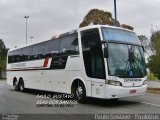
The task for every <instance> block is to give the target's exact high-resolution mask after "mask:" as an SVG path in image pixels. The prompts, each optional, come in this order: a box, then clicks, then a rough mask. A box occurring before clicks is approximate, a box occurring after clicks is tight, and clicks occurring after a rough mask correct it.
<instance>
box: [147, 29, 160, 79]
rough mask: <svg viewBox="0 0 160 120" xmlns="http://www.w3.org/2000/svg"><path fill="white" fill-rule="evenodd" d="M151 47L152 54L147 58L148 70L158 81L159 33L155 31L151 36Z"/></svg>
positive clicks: (159, 64) (159, 58) (159, 73)
mask: <svg viewBox="0 0 160 120" xmlns="http://www.w3.org/2000/svg"><path fill="white" fill-rule="evenodd" d="M151 45H152V49H153V54H152V56H151V57H150V58H149V68H150V70H151V71H152V72H153V73H154V74H155V76H156V77H158V78H159V79H160V69H159V67H160V31H159V30H158V31H155V32H153V33H152V35H151Z"/></svg>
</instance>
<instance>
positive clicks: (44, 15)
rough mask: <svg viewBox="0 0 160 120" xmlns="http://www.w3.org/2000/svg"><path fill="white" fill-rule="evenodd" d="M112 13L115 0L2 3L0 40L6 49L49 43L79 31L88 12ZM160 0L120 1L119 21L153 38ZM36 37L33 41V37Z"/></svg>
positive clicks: (6, 0) (15, 0) (0, 0)
mask: <svg viewBox="0 0 160 120" xmlns="http://www.w3.org/2000/svg"><path fill="white" fill-rule="evenodd" d="M93 8H96V9H100V10H104V11H109V12H111V13H112V15H113V16H114V2H113V0H0V39H3V41H4V42H5V45H6V47H7V48H13V47H15V46H17V47H18V46H22V45H25V44H26V37H25V36H26V31H25V29H26V24H25V23H26V21H25V18H24V16H29V18H28V44H30V43H34V42H39V41H43V40H48V39H50V38H51V37H52V36H54V35H57V34H61V33H64V32H67V31H70V30H72V29H76V28H78V26H79V24H80V23H81V22H82V21H83V18H84V16H85V15H86V14H87V13H88V11H89V10H91V9H93ZM159 11H160V0H117V18H118V20H119V21H120V23H121V24H123V23H124V24H128V25H131V26H133V27H134V31H135V32H136V33H137V35H146V36H147V37H149V36H150V35H151V28H156V29H158V27H160V15H159ZM31 36H33V37H34V38H32V39H31V38H30V37H31Z"/></svg>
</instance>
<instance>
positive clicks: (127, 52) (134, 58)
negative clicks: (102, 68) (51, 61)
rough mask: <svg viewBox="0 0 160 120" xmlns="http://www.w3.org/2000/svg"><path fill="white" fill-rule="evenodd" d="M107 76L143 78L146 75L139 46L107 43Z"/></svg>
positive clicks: (141, 50)
mask: <svg viewBox="0 0 160 120" xmlns="http://www.w3.org/2000/svg"><path fill="white" fill-rule="evenodd" d="M108 52H109V57H108V70H109V75H111V76H118V77H125V78H128V77H144V76H145V75H146V67H145V60H144V55H143V49H142V47H140V46H135V45H126V44H117V43H109V44H108Z"/></svg>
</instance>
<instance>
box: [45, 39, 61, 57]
mask: <svg viewBox="0 0 160 120" xmlns="http://www.w3.org/2000/svg"><path fill="white" fill-rule="evenodd" d="M59 46H60V39H54V40H50V41H47V42H46V43H45V55H44V56H45V57H54V56H58V55H59Z"/></svg>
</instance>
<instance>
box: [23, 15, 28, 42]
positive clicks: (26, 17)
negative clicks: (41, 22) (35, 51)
mask: <svg viewBox="0 0 160 120" xmlns="http://www.w3.org/2000/svg"><path fill="white" fill-rule="evenodd" d="M24 18H25V19H26V44H27V36H28V31H27V19H28V18H29V16H24Z"/></svg>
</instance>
